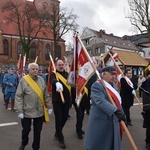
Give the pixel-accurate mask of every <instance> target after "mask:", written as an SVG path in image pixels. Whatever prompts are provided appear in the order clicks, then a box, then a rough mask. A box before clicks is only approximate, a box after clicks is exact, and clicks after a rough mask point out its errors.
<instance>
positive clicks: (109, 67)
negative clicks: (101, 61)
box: [102, 66, 116, 73]
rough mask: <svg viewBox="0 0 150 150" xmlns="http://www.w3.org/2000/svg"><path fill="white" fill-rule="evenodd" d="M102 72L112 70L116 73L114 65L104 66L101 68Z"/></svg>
mask: <svg viewBox="0 0 150 150" xmlns="http://www.w3.org/2000/svg"><path fill="white" fill-rule="evenodd" d="M102 72H113V73H116V68H115V67H114V66H106V67H104V68H103V69H102Z"/></svg>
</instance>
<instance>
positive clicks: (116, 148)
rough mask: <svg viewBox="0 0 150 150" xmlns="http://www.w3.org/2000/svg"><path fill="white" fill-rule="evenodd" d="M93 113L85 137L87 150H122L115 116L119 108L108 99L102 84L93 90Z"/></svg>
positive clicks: (93, 87)
mask: <svg viewBox="0 0 150 150" xmlns="http://www.w3.org/2000/svg"><path fill="white" fill-rule="evenodd" d="M91 102H92V106H91V111H90V116H89V121H88V127H87V132H86V136H85V148H86V150H120V149H121V143H120V141H121V140H120V128H119V122H118V119H117V117H116V115H114V112H115V111H116V109H117V107H116V106H113V105H112V104H111V103H110V102H109V99H108V97H107V94H106V91H105V89H104V87H103V86H102V84H101V83H99V82H95V83H94V84H93V85H92V88H91Z"/></svg>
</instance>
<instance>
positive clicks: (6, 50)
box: [3, 39, 8, 55]
mask: <svg viewBox="0 0 150 150" xmlns="http://www.w3.org/2000/svg"><path fill="white" fill-rule="evenodd" d="M3 47H4V54H6V55H7V54H8V41H7V40H6V39H5V40H4V41H3Z"/></svg>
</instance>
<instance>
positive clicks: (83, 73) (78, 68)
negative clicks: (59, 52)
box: [68, 36, 95, 105]
mask: <svg viewBox="0 0 150 150" xmlns="http://www.w3.org/2000/svg"><path fill="white" fill-rule="evenodd" d="M89 59H91V58H90V57H89V55H88V52H87V50H86V49H85V47H84V45H83V43H82V41H81V39H79V37H78V36H75V37H74V58H73V61H72V66H71V68H70V73H69V76H68V83H69V84H75V86H76V95H77V96H76V102H77V104H78V105H79V104H80V101H81V99H82V96H83V95H84V86H85V85H86V83H87V82H88V80H89V79H90V77H91V76H92V75H93V74H94V73H95V70H94V68H93V66H92V63H91V62H92V60H89Z"/></svg>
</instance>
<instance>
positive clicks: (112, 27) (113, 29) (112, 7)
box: [60, 0, 135, 39]
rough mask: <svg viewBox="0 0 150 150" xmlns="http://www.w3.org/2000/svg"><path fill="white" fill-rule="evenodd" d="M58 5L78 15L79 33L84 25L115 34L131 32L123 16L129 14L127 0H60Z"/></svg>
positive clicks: (131, 29)
mask: <svg viewBox="0 0 150 150" xmlns="http://www.w3.org/2000/svg"><path fill="white" fill-rule="evenodd" d="M60 5H61V7H67V8H68V9H69V10H71V9H73V13H74V14H76V15H77V16H78V17H79V18H78V19H77V23H78V24H79V26H80V30H79V33H80V34H81V32H82V30H83V28H84V27H89V28H91V29H94V30H97V31H99V30H100V29H103V30H105V31H106V33H108V34H110V33H113V34H114V35H116V36H123V35H132V34H133V28H132V27H131V24H130V21H129V19H127V18H125V16H127V15H128V14H129V13H128V12H129V5H128V0H114V1H113V0H60ZM134 33H135V32H134ZM67 38H68V36H67ZM68 39H69V38H68Z"/></svg>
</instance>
